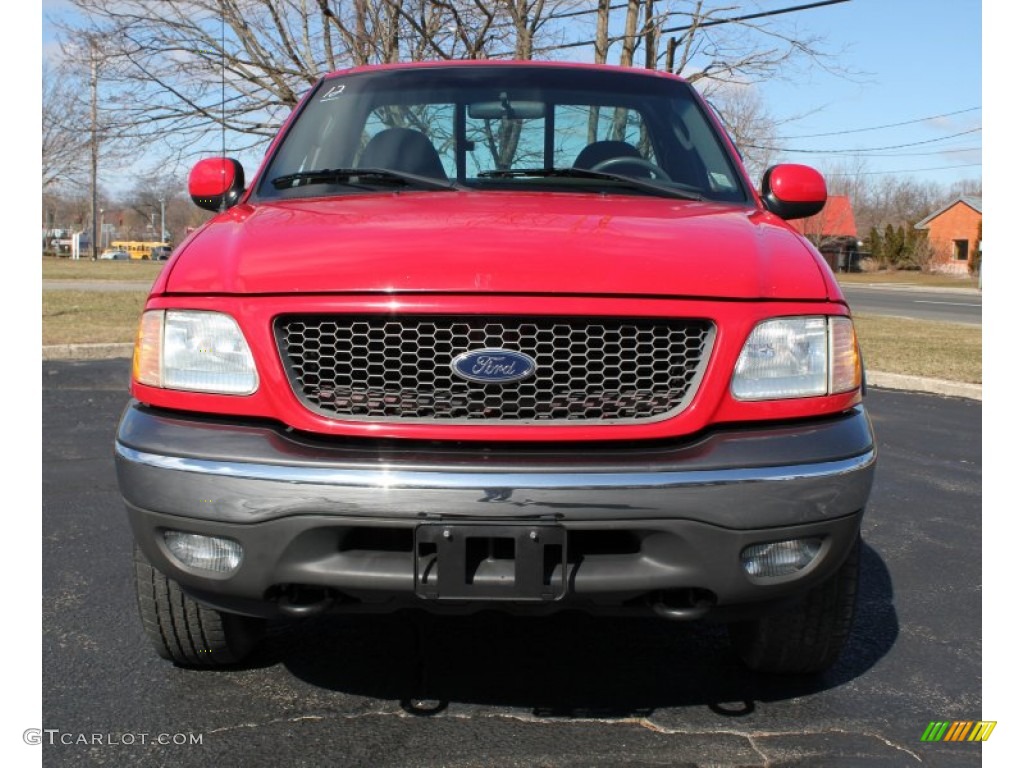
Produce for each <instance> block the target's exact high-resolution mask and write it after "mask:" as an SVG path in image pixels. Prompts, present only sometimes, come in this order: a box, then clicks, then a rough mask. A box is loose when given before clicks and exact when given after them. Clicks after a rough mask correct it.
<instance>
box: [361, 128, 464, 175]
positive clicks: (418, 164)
mask: <svg viewBox="0 0 1024 768" xmlns="http://www.w3.org/2000/svg"><path fill="white" fill-rule="evenodd" d="M358 167H359V168H384V169H391V170H393V171H405V172H406V173H418V174H419V175H420V176H430V177H432V178H435V179H447V178H448V176H447V174H445V172H444V166H443V165H442V164H441V158H440V156H438V154H437V150H436V149H434V145H433V144H432V143H431V142H430V139H428V138H427V137H426V136H425V135H423V134H422V133H420V132H419V131H414V130H412V129H411V128H386V129H385V130H383V131H381V132H380V133H378V134H377V135H376V136H374V137H373V138H372V139H370V141H369V142H367V144H366V147H365V148H364V149H363V154H362V156H361V157H360V158H359V164H358Z"/></svg>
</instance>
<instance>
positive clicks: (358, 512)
mask: <svg viewBox="0 0 1024 768" xmlns="http://www.w3.org/2000/svg"><path fill="white" fill-rule="evenodd" d="M116 456H117V471H118V479H119V483H120V486H121V491H122V494H123V496H124V499H125V502H126V506H127V509H128V516H129V520H130V522H131V525H132V529H133V532H134V535H135V539H136V541H137V542H138V544H139V546H140V547H141V548H142V549H143V551H144V553H145V554H146V556H147V557H148V558H149V560H150V561H151V562H152V563H153V564H154V566H155V567H156V568H157V569H159V570H160V571H162V572H163V573H165V574H166V575H168V576H169V577H170V578H173V579H174V580H176V581H178V582H179V583H180V584H181V585H182V587H183V588H184V589H185V590H186V591H187V592H189V593H190V594H191V595H192V596H193V597H195V598H196V599H198V600H200V601H202V602H205V603H207V604H210V605H213V606H215V607H218V608H221V609H224V610H230V611H236V612H240V613H247V614H251V615H263V616H274V615H278V614H282V613H283V614H285V615H288V614H291V615H297V614H299V613H302V612H304V611H305V612H308V611H311V610H314V609H319V608H323V607H327V606H328V605H329V606H331V607H333V608H335V609H339V610H350V611H390V610H395V609H396V608H399V607H402V606H410V605H413V606H419V607H426V608H430V609H434V610H438V611H453V612H461V611H469V610H477V609H480V608H484V607H494V606H495V605H497V604H499V603H500V604H501V605H502V607H504V608H507V609H509V610H521V611H527V612H541V613H542V612H547V611H552V610H557V609H560V608H567V607H576V608H582V609H585V610H589V611H592V612H597V613H601V612H613V613H619V614H621V613H637V614H650V613H651V611H652V610H653V611H654V612H655V613H660V614H662V615H667V616H671V617H675V618H695V617H697V616H699V615H717V616H718V617H720V618H735V617H740V616H745V615H749V614H751V613H756V612H760V611H762V610H764V609H767V608H770V607H772V606H773V605H775V604H777V603H778V602H779V601H785V600H786V599H790V598H792V597H794V596H798V595H800V594H802V593H803V592H804V591H805V590H806V589H809V588H810V587H811V586H813V585H814V584H816V583H818V582H819V581H821V580H822V579H824V578H827V577H828V576H829V575H831V574H832V573H833V572H834V571H835V570H836V569H837V568H838V567H839V565H840V564H841V563H842V561H843V560H844V558H845V556H846V554H847V553H848V552H849V549H850V547H851V546H852V545H853V543H854V542H855V541H856V538H857V536H858V535H859V529H860V518H861V515H862V513H863V510H864V507H865V505H866V503H867V499H868V495H869V492H870V488H871V482H872V475H873V471H874V461H875V449H874V441H873V435H872V432H871V427H870V424H869V422H868V419H867V416H866V414H865V412H864V411H863V409H862V408H861V407H857V408H854V409H852V410H851V411H849V412H847V413H845V414H842V415H840V416H834V417H830V418H827V419H818V420H814V421H811V422H801V423H792V424H782V425H772V426H761V427H756V428H751V427H735V428H719V429H715V430H713V431H710V432H708V433H706V434H704V435H702V436H700V437H698V438H695V439H692V440H686V441H675V442H672V443H660V444H657V445H640V446H637V445H630V446H622V445H603V446H595V445H589V446H587V447H585V448H583V449H581V448H579V447H576V446H565V445H560V446H555V447H550V446H536V445H534V446H527V445H520V446H515V447H513V448H509V447H505V446H503V447H493V448H488V447H486V446H479V445H465V446H451V445H448V444H433V443H416V444H414V445H408V444H400V443H399V444H395V443H385V442H377V441H367V440H351V441H341V440H336V439H332V440H330V441H325V440H319V439H317V438H315V437H309V436H303V435H299V434H296V433H293V432H291V431H289V430H286V429H284V428H281V427H279V426H276V425H271V424H258V423H254V422H243V421H237V422H232V421H227V420H220V419H212V418H206V417H194V416H184V415H181V414H175V413H171V412H166V411H158V410H154V409H150V408H147V407H145V406H142V405H140V404H139V403H135V402H133V403H130V404H129V406H128V408H127V409H126V410H125V413H124V416H123V418H122V420H121V424H120V427H119V430H118V435H117V442H116ZM438 524H448V525H451V526H455V527H456V531H458V530H465V531H469V532H472V533H473V534H474V535H479V534H480V533H481V531H484V532H486V531H487V530H488V529H487V528H485V527H482V526H494V528H493V530H495V531H501V535H502V536H505V535H509V536H515V535H516V534H515V530H516V529H515V526H526V527H529V526H540V528H541V529H543V530H542V531H541V532H542V533H543V532H544V531H550V530H552V529H564V531H565V534H564V539H563V541H564V552H563V556H562V561H563V562H564V570H563V562H559V563H555V564H553V565H552V569H553V570H554V571H556V573H555V574H554V578H555V579H556V580H557V579H561V580H562V582H563V583H564V584H565V589H564V593H563V592H561V591H557V595H556V596H555V598H554V599H549V600H531V601H527V600H516V599H514V595H513V599H509V600H504V601H501V600H496V599H492V598H493V595H494V594H496V593H495V592H494V591H488V590H486V589H481V590H480V592H481V595H488V596H489V597H488V599H473V598H472V594H473V591H472V590H469V591H468V592H467V594H468V595H469V596H468V597H467V594H460V595H459V599H431V596H430V595H429V594H427V595H425V594H424V593H423V590H421V589H419V588H418V586H417V580H418V577H417V561H418V559H419V558H418V557H417V551H416V550H417V547H418V546H420V544H421V543H422V539H423V536H422V534H421V533H417V529H418V528H420V527H422V526H436V525H438ZM458 526H462V528H461V529H459V528H458ZM168 529H170V530H178V531H186V532H190V533H198V534H205V535H211V536H225V537H229V538H232V539H235V540H236V541H238V542H239V543H241V544H242V546H243V548H244V553H245V554H244V557H243V560H242V563H241V565H240V566H239V568H238V569H237V571H235V572H234V573H233V574H231V575H230V576H228V577H211V576H210V575H209V574H206V573H203V572H199V571H196V570H193V569H191V568H189V567H187V566H184V565H182V564H181V563H179V562H178V561H177V560H176V559H175V558H174V557H173V556H172V555H171V554H170V553H169V551H168V550H167V549H166V546H165V545H164V540H163V535H162V534H163V531H164V530H168ZM812 536H814V537H820V538H821V539H822V541H823V545H822V549H821V552H820V553H819V555H818V556H817V558H816V559H815V560H814V562H812V563H811V564H810V565H809V566H807V567H806V568H805V569H803V570H802V571H800V572H799V573H798V574H795V575H793V576H787V577H778V578H774V579H766V580H755V579H752V578H750V577H749V576H747V574H746V573H745V572H744V571H743V569H742V567H741V566H740V555H739V553H740V552H741V551H742V550H743V548H744V547H746V546H749V545H750V544H755V543H763V542H767V541H777V540H782V539H790V538H802V537H812ZM417 542H419V543H417ZM491 564H492V565H494V563H493V562H492V563H491ZM506 565H508V564H506ZM501 567H502V564H501V563H500V562H499V563H498V564H497V570H496V571H494V572H493V573H492V577H493V578H495V579H497V580H498V581H501V579H502V578H503V576H502V572H501ZM508 568H511V569H513V570H514V565H508ZM481 573H482V572H481ZM550 575H551V574H549V576H550ZM481 580H482V581H483V580H484V579H483V578H482V577H481ZM498 593H500V590H498Z"/></svg>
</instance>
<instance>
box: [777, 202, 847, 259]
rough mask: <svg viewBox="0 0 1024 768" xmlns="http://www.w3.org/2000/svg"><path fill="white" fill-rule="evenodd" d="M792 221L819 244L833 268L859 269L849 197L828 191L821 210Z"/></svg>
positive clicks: (795, 226)
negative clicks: (828, 193) (831, 193)
mask: <svg viewBox="0 0 1024 768" xmlns="http://www.w3.org/2000/svg"><path fill="white" fill-rule="evenodd" d="M790 223H791V224H792V225H793V227H794V228H795V229H796V230H797V232H800V233H801V234H802V235H804V236H805V237H806V238H807V239H808V240H810V241H811V242H812V243H814V245H815V246H817V248H818V250H819V251H821V255H822V256H824V257H825V261H827V262H828V265H829V266H830V267H832V271H833V272H849V271H851V270H855V269H857V222H856V220H855V219H854V216H853V206H851V205H850V198H849V197H847V196H846V195H829V197H828V199H827V200H826V201H825V207H824V208H822V209H821V211H819V212H818V213H816V214H814V215H813V216H810V217H808V218H806V219H796V220H794V221H791V222H790Z"/></svg>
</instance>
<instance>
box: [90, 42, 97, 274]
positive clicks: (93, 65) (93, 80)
mask: <svg viewBox="0 0 1024 768" xmlns="http://www.w3.org/2000/svg"><path fill="white" fill-rule="evenodd" d="M96 58H97V57H96V38H95V37H93V36H92V35H90V36H89V88H90V89H91V90H92V105H91V109H90V119H91V121H92V126H91V137H92V138H91V141H90V144H91V146H90V150H91V154H92V158H91V159H92V260H93V261H96V255H97V251H96V246H97V245H98V244H99V232H98V228H97V224H98V220H97V217H96V167H97V166H98V165H99V136H98V129H97V125H96V122H97V113H96V91H97V80H98V77H97V68H98V65H97V62H96Z"/></svg>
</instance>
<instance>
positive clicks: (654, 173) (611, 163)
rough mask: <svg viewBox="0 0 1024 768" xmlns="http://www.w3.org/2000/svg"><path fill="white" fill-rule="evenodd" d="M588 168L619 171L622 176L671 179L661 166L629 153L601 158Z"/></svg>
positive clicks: (661, 179) (609, 171) (660, 179)
mask: <svg viewBox="0 0 1024 768" xmlns="http://www.w3.org/2000/svg"><path fill="white" fill-rule="evenodd" d="M617 169H621V170H617ZM590 170H592V171H607V172H608V173H621V174H623V175H624V176H636V177H638V178H653V179H657V180H659V181H672V177H671V176H669V175H668V174H667V173H666V172H665V170H664V169H663V168H660V167H659V166H657V165H655V164H654V163H652V162H651V161H650V160H644V159H643V158H642V157H631V156H630V155H622V156H621V157H609V158H608V159H607V160H602V161H601V162H600V163H597V164H595V165H594V166H593V167H592V168H591V169H590ZM630 170H633V171H634V173H629V171H630ZM636 171H640V173H636Z"/></svg>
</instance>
